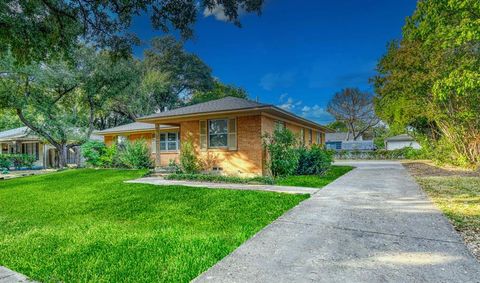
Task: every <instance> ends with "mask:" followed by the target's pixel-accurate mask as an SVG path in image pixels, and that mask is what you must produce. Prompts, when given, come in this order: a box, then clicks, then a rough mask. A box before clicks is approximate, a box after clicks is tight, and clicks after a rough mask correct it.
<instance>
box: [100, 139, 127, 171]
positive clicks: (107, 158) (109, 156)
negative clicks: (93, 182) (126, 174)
mask: <svg viewBox="0 0 480 283" xmlns="http://www.w3.org/2000/svg"><path fill="white" fill-rule="evenodd" d="M99 161H100V166H101V167H104V168H119V167H122V163H121V162H120V152H119V150H118V148H117V145H115V144H113V145H111V146H108V147H106V148H105V152H104V153H103V154H102V155H101V156H100V160H99Z"/></svg>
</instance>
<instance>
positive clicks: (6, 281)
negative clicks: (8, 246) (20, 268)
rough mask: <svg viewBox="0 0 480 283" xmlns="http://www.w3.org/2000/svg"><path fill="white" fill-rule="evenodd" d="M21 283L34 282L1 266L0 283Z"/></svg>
mask: <svg viewBox="0 0 480 283" xmlns="http://www.w3.org/2000/svg"><path fill="white" fill-rule="evenodd" d="M20 282H30V283H34V281H30V280H28V278H27V277H26V276H25V275H22V274H20V273H17V272H15V271H13V270H10V269H8V268H6V267H3V266H0V283H20Z"/></svg>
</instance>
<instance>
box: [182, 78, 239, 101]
mask: <svg viewBox="0 0 480 283" xmlns="http://www.w3.org/2000/svg"><path fill="white" fill-rule="evenodd" d="M227 96H232V97H238V98H244V99H248V95H247V92H246V91H245V90H244V89H243V88H239V87H235V86H233V85H226V84H223V83H221V82H219V81H218V80H216V81H215V82H214V84H213V88H212V89H211V90H207V91H195V92H194V93H193V95H192V98H191V100H190V102H189V104H197V103H202V102H207V101H210V100H215V99H220V98H224V97H227Z"/></svg>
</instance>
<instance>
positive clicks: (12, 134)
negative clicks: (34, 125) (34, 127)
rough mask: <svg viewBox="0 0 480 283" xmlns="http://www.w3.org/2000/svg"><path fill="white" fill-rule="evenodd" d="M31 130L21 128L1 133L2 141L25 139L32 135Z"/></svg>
mask: <svg viewBox="0 0 480 283" xmlns="http://www.w3.org/2000/svg"><path fill="white" fill-rule="evenodd" d="M30 132H31V131H30V129H29V128H27V127H20V128H15V129H10V130H7V131H3V132H0V140H7V139H12V138H24V137H26V136H28V135H29V134H30Z"/></svg>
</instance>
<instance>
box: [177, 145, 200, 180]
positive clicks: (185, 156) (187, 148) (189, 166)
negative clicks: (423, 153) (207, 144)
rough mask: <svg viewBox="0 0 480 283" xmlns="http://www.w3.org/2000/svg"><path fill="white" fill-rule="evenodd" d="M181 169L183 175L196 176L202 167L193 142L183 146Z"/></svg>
mask: <svg viewBox="0 0 480 283" xmlns="http://www.w3.org/2000/svg"><path fill="white" fill-rule="evenodd" d="M180 167H181V170H182V172H183V173H187V174H194V173H197V172H198V171H199V170H200V165H199V161H198V158H197V156H196V155H195V151H194V149H193V144H192V142H191V141H186V142H184V143H183V144H182V150H181V151H180Z"/></svg>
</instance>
